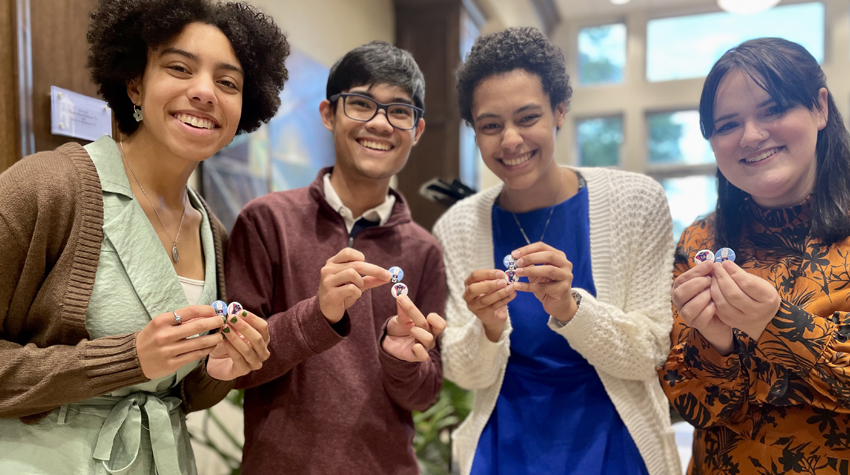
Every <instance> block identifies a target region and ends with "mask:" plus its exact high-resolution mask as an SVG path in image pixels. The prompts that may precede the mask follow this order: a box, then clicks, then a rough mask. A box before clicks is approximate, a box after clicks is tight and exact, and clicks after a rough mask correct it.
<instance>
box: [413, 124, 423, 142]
mask: <svg viewBox="0 0 850 475" xmlns="http://www.w3.org/2000/svg"><path fill="white" fill-rule="evenodd" d="M414 131H415V132H414V135H413V145H416V143H417V142H419V138H420V137H422V134H424V133H425V119H419V123H418V124H416V128H415V129H414Z"/></svg>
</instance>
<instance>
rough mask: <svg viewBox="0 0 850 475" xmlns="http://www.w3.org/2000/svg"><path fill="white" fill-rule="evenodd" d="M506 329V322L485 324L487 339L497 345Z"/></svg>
mask: <svg viewBox="0 0 850 475" xmlns="http://www.w3.org/2000/svg"><path fill="white" fill-rule="evenodd" d="M504 329H505V322H496V323H484V334H485V335H486V336H487V339H488V340H490V341H492V342H493V343H496V342H497V341H499V338H501V337H502V332H503V331H504Z"/></svg>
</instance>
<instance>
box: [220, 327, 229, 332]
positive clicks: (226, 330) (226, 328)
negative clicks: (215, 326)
mask: <svg viewBox="0 0 850 475" xmlns="http://www.w3.org/2000/svg"><path fill="white" fill-rule="evenodd" d="M222 331H223V332H224V333H230V327H224V330H222Z"/></svg>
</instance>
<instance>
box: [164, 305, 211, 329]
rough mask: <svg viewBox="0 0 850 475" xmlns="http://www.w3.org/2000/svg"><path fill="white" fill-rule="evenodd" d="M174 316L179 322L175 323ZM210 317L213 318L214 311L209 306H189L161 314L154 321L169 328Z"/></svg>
mask: <svg viewBox="0 0 850 475" xmlns="http://www.w3.org/2000/svg"><path fill="white" fill-rule="evenodd" d="M174 314H177V315H179V316H180V322H177V319H176V318H174ZM212 316H215V309H213V308H212V306H211V305H190V306H188V307H183V308H179V309H177V310H175V311H173V312H167V313H163V314H162V315H158V316H157V317H156V318H155V319H156V320H159V323H164V324H167V325H169V326H177V325H180V324H183V323H187V322H189V321H190V320H195V319H197V318H207V317H212Z"/></svg>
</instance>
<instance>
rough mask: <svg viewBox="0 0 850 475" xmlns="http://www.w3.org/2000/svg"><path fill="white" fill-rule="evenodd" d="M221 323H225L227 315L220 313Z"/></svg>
mask: <svg viewBox="0 0 850 475" xmlns="http://www.w3.org/2000/svg"><path fill="white" fill-rule="evenodd" d="M221 324H222V325H227V315H222V316H221Z"/></svg>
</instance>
